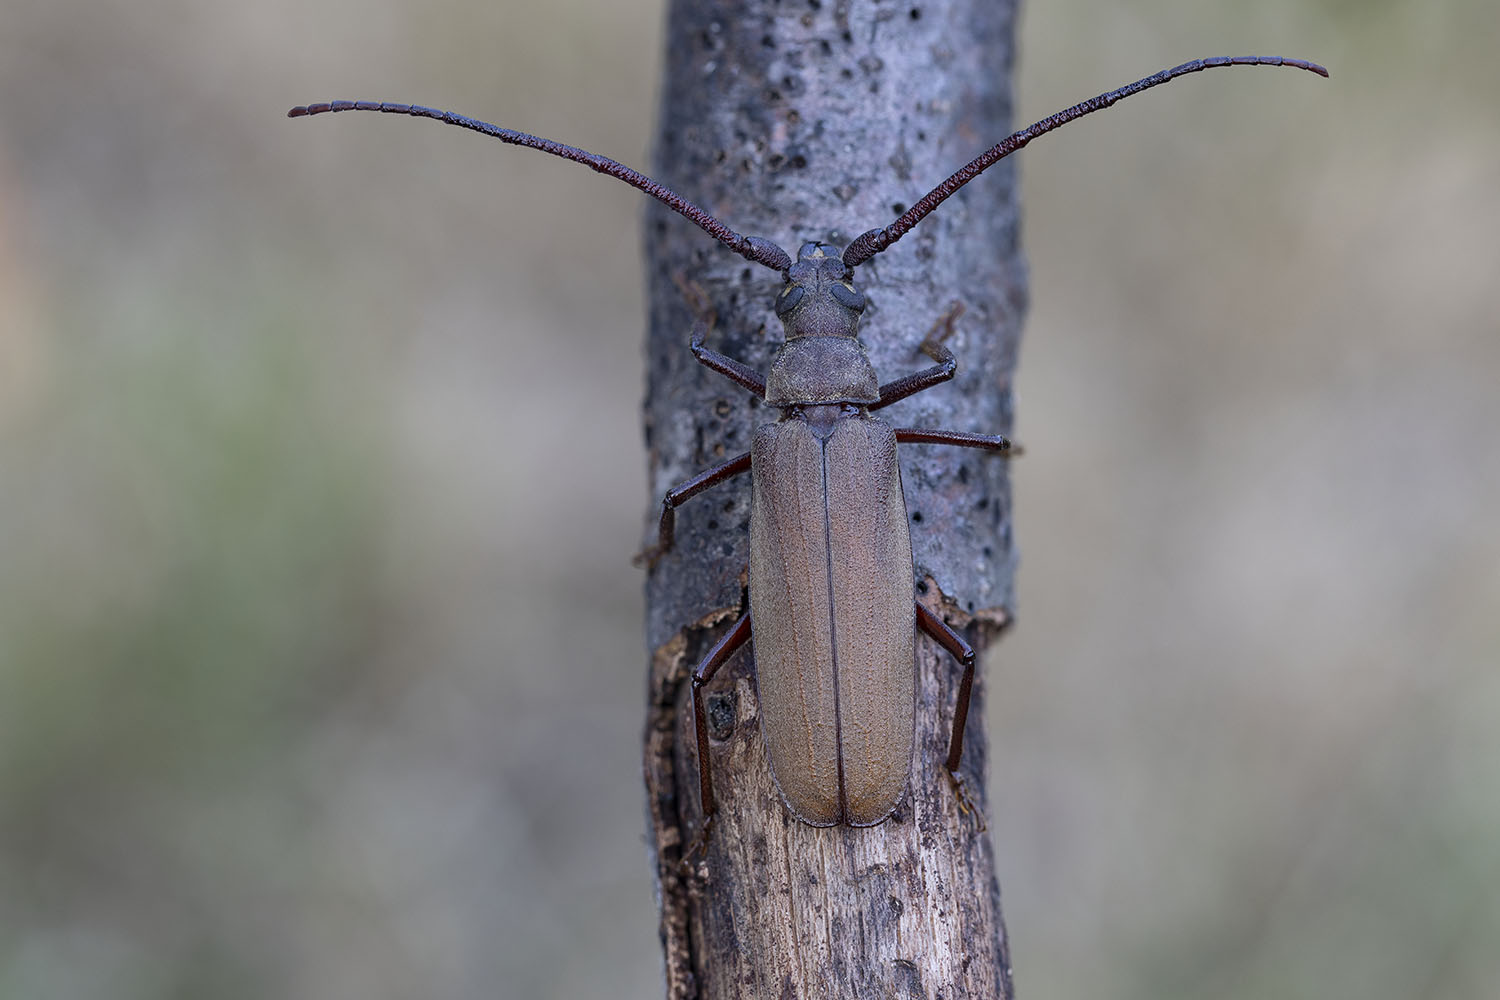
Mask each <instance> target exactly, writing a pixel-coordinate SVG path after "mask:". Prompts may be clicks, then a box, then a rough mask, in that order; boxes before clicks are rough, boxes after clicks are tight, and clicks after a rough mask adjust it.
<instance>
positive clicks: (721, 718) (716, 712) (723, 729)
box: [704, 688, 735, 742]
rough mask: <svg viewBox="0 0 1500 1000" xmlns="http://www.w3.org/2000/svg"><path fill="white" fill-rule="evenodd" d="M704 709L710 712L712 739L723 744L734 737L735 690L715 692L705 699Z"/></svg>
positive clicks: (709, 726)
mask: <svg viewBox="0 0 1500 1000" xmlns="http://www.w3.org/2000/svg"><path fill="white" fill-rule="evenodd" d="M704 707H705V708H706V709H707V710H708V711H707V713H706V714H707V715H708V736H709V738H710V739H712V740H716V741H719V742H723V741H724V740H727V739H729V737H730V736H732V735H734V715H735V713H734V688H730V689H729V690H728V691H715V692H713V693H712V694H710V695H709V696H708V697H707V698H706V699H704Z"/></svg>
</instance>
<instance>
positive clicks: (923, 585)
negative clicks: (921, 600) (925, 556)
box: [917, 580, 927, 595]
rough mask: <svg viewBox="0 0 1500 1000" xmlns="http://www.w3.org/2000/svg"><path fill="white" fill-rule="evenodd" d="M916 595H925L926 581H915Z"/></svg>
mask: <svg viewBox="0 0 1500 1000" xmlns="http://www.w3.org/2000/svg"><path fill="white" fill-rule="evenodd" d="M917 593H919V594H923V595H925V594H926V593H927V581H926V580H918V581H917Z"/></svg>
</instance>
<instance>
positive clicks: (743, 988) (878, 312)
mask: <svg viewBox="0 0 1500 1000" xmlns="http://www.w3.org/2000/svg"><path fill="white" fill-rule="evenodd" d="M1014 13H1015V10H1014V6H1013V4H1012V3H1010V2H1009V0H1005V2H1000V0H940V2H931V3H928V2H922V3H917V4H905V5H896V4H893V3H879V2H877V3H865V4H852V3H845V2H838V3H821V4H820V3H818V2H816V0H812V2H803V3H774V2H770V0H750V2H732V3H731V2H727V0H724V2H689V0H680V2H674V3H673V4H672V7H671V11H670V14H669V20H668V27H667V31H668V38H667V46H666V54H667V67H666V76H665V80H664V84H663V102H662V113H661V122H660V126H659V134H658V137H657V144H656V162H655V170H654V171H653V175H654V176H656V177H657V178H658V179H660V180H662V181H663V182H664V183H666V184H668V185H669V186H671V187H673V188H674V189H675V190H677V191H678V192H679V193H681V194H683V195H684V196H686V197H687V198H689V199H691V200H692V201H694V202H696V203H697V204H699V205H700V206H702V207H703V208H704V209H706V210H707V211H709V212H711V213H713V214H715V215H717V216H719V217H720V218H721V219H723V220H724V221H725V222H726V223H728V224H729V225H730V226H732V227H734V228H735V229H738V230H739V231H741V232H744V233H747V234H752V235H758V236H763V237H765V238H767V239H770V240H772V241H774V242H776V243H778V244H780V245H781V246H783V247H785V248H786V249H787V250H788V252H790V253H792V254H794V255H795V253H796V250H797V247H798V246H799V245H800V244H801V243H802V242H804V241H806V240H812V239H818V240H824V241H827V242H830V243H834V244H836V245H839V246H842V245H845V244H847V243H848V242H849V241H850V240H852V239H853V238H854V237H855V236H857V235H859V234H860V233H862V232H864V231H865V230H867V229H871V228H875V227H878V226H883V225H886V224H887V223H889V222H890V221H891V220H892V219H893V218H894V217H895V215H896V214H897V213H898V212H899V211H900V210H901V209H903V208H904V207H905V206H907V205H909V204H911V203H912V202H913V201H914V200H916V199H917V198H918V197H920V196H921V195H922V194H924V193H925V192H926V191H927V190H928V189H929V188H931V187H932V186H933V185H935V184H936V183H937V182H938V181H940V180H942V179H943V178H944V177H946V176H947V175H948V174H949V173H950V172H952V171H953V170H954V169H956V168H957V167H958V166H960V165H961V164H963V163H964V162H966V161H967V160H968V159H969V158H970V157H971V156H973V155H975V154H976V153H977V152H979V151H980V150H982V149H983V148H985V147H986V146H988V145H990V144H992V143H994V142H995V141H997V140H998V139H1000V138H1002V137H1003V136H1004V135H1005V134H1006V133H1007V132H1008V131H1009V129H1010V127H1011V115H1010V91H1009V75H1010V69H1011V63H1012V50H1011V41H1010V39H1011V29H1012V26H1013V20H1014ZM646 229H647V238H646V243H647V252H648V259H649V282H650V295H651V305H650V335H649V339H648V346H647V353H648V357H649V361H650V375H649V380H650V381H649V392H648V398H647V402H646V415H645V419H646V434H647V442H648V446H649V448H650V454H651V466H652V467H651V482H652V483H653V486H654V490H653V494H654V497H653V502H652V506H651V514H650V522H651V524H652V526H653V528H652V531H653V532H654V524H655V520H656V515H657V513H658V512H659V508H658V507H657V505H656V504H657V500H658V498H659V497H660V496H661V494H662V493H663V492H665V490H666V489H667V488H669V487H670V486H672V485H674V484H676V483H678V482H680V481H682V480H684V479H686V478H688V477H689V476H691V475H693V474H694V473H696V472H698V471H700V470H701V469H703V468H705V467H707V466H709V465H712V464H714V463H717V462H721V461H723V460H724V459H725V458H728V457H730V456H732V455H735V454H738V453H739V452H742V451H745V450H747V449H748V447H749V441H750V437H751V434H752V428H753V427H754V425H755V424H756V423H759V422H764V421H766V420H769V419H774V416H775V413H774V411H771V410H768V409H766V408H764V407H761V406H759V405H758V403H757V402H754V401H752V400H751V399H750V397H749V395H748V394H747V393H745V392H743V391H742V390H740V389H738V388H737V387H735V386H734V385H733V384H731V383H730V382H729V381H727V380H726V379H724V378H723V377H721V376H718V375H715V374H714V373H712V372H709V371H707V370H706V369H704V368H702V367H701V366H700V365H698V364H697V363H696V362H695V361H694V360H693V357H692V355H691V354H690V353H689V352H688V350H687V341H688V331H689V329H690V327H691V325H692V321H693V316H692V314H691V311H690V308H689V305H688V303H687V301H686V300H685V298H684V296H683V292H682V290H681V286H682V283H683V282H684V281H691V282H693V283H695V284H696V285H697V286H699V287H700V288H701V289H702V290H703V291H704V292H705V293H706V295H707V298H708V301H709V302H710V303H711V304H712V306H713V308H714V310H715V313H716V316H717V323H716V326H715V328H714V330H713V332H712V333H711V334H710V341H709V346H710V347H712V348H713V349H714V350H718V351H721V352H723V353H726V354H729V355H731V356H733V357H736V358H739V359H741V360H743V361H745V362H747V363H748V364H751V365H752V366H755V367H757V368H759V369H761V370H764V368H765V365H766V363H767V361H768V358H769V353H770V350H771V349H772V348H773V347H774V346H775V343H776V341H777V340H778V339H779V333H780V324H779V323H777V322H776V320H775V317H774V314H773V312H772V308H771V303H772V300H773V298H774V296H775V294H776V292H777V291H778V290H779V281H778V280H777V277H776V276H775V275H774V274H773V273H771V272H770V271H768V270H766V269H765V268H763V267H760V266H758V265H754V264H749V263H746V262H745V261H743V260H742V259H741V258H739V257H737V256H735V255H734V254H732V253H730V252H729V251H727V250H725V249H723V248H722V247H719V246H718V245H716V244H715V243H714V242H713V241H712V240H711V239H710V238H708V237H707V236H705V235H704V234H703V233H702V232H701V231H699V230H698V229H697V228H695V227H694V226H692V225H691V224H689V223H687V222H686V221H685V220H682V219H681V218H680V217H678V216H675V215H673V214H672V213H670V212H668V211H666V210H665V209H661V208H660V207H659V206H655V205H653V206H652V207H651V208H650V209H649V210H648V213H647V222H646ZM856 281H857V283H858V284H859V286H860V288H861V290H863V291H864V292H865V294H866V295H867V296H868V298H869V301H870V307H869V309H868V310H867V312H866V315H865V322H864V324H863V326H862V330H861V339H862V340H863V342H864V343H865V345H866V346H867V347H868V348H869V351H870V355H871V357H872V359H873V361H874V363H875V365H876V368H877V370H878V371H879V373H880V376H881V378H882V380H885V381H889V380H891V379H893V378H896V377H898V376H900V375H903V374H906V373H908V372H910V371H914V370H916V369H918V368H921V367H924V366H925V365H926V364H928V363H930V362H929V361H928V359H926V358H925V357H924V356H922V355H920V354H919V353H918V352H917V345H918V344H919V343H920V342H921V340H922V338H923V336H924V335H925V334H926V333H927V331H928V329H929V328H930V327H931V326H932V324H933V322H934V321H935V320H936V319H938V318H939V317H940V316H941V315H942V314H943V313H945V312H946V311H947V310H948V308H949V307H950V306H951V304H952V303H953V302H955V301H959V302H962V303H963V305H964V313H963V316H962V317H961V318H960V319H959V320H958V322H957V324H956V326H955V332H954V334H953V336H952V337H951V338H950V339H949V340H948V341H947V343H948V346H949V347H950V348H952V349H953V351H954V352H955V353H956V354H957V355H958V359H959V373H958V377H957V378H956V379H955V380H954V381H953V382H952V383H949V384H947V385H943V386H939V387H937V388H934V389H932V390H929V391H927V392H924V393H921V394H918V395H916V396H913V397H911V398H910V399H908V400H906V401H903V402H902V403H899V404H897V405H895V406H893V407H891V408H890V409H889V410H887V411H883V412H882V414H881V416H882V417H883V418H885V419H888V420H889V422H891V423H892V424H894V425H898V426H922V427H942V428H953V429H958V430H965V431H977V432H983V433H1008V432H1009V429H1010V417H1011V409H1012V403H1013V399H1012V394H1011V389H1010V386H1011V372H1012V369H1013V367H1014V361H1015V354H1016V344H1017V338H1018V336H1019V325H1020V319H1021V314H1022V312H1023V310H1024V306H1025V294H1026V293H1025V271H1024V264H1023V262H1022V260H1021V256H1020V249H1019V241H1018V219H1017V206H1016V202H1015V193H1014V174H1013V172H1012V170H1011V168H1010V165H1009V164H1007V163H1002V164H1000V165H999V166H997V167H995V168H993V169H992V170H990V171H989V172H988V173H986V174H985V176H984V177H983V178H981V179H980V180H978V181H976V182H975V183H973V184H971V185H970V186H969V187H968V188H966V189H964V191H962V192H961V193H960V194H959V195H957V196H955V197H954V198H953V199H951V200H950V201H949V202H948V203H946V204H945V205H943V206H942V207H941V208H940V209H939V210H938V211H937V212H936V213H935V214H934V215H932V216H931V217H929V218H928V219H926V220H924V221H923V222H922V223H921V225H919V226H918V227H917V228H916V229H915V230H914V231H913V232H912V233H911V234H910V235H909V236H907V237H906V239H905V240H903V241H901V242H900V243H898V244H897V245H895V246H894V247H892V248H891V249H889V250H887V251H886V252H885V253H883V254H881V255H880V256H878V257H876V258H875V259H874V260H873V261H871V262H870V263H868V264H865V265H863V266H862V267H860V268H859V269H858V270H857V272H856ZM902 477H903V480H904V483H905V488H906V496H907V509H908V514H909V516H910V518H911V521H912V547H913V550H914V553H915V559H916V564H917V568H916V571H917V578H918V581H919V582H918V593H919V596H920V597H921V599H922V601H923V603H925V604H927V605H928V607H930V608H931V609H933V610H934V611H936V612H937V613H939V614H940V615H941V616H942V617H944V618H945V619H946V620H947V621H948V622H949V623H950V624H952V625H953V626H954V627H955V628H958V629H960V630H961V631H966V634H967V635H968V637H969V638H970V641H971V642H973V643H974V644H975V646H976V647H977V648H980V649H981V650H982V649H983V648H984V647H985V646H987V645H989V644H990V643H991V642H992V641H993V640H994V638H995V637H996V636H997V635H998V634H999V632H1000V630H1001V629H1002V628H1003V627H1004V626H1005V625H1006V624H1007V623H1008V622H1009V620H1010V608H1011V604H1012V601H1011V577H1012V572H1013V569H1014V563H1015V552H1014V548H1013V546H1012V543H1011V534H1010V493H1009V486H1008V479H1007V476H1006V468H1005V462H1004V460H1001V459H998V458H995V457H992V456H987V455H984V454H982V453H979V452H974V451H970V450H968V449H955V448H941V447H935V446H924V445H907V446H903V449H902ZM748 503H749V491H748V483H747V482H745V481H743V480H738V481H731V482H729V483H726V484H724V485H722V486H719V487H717V488H715V489H714V490H712V491H710V492H708V493H706V494H704V495H703V496H701V497H698V498H695V499H693V500H690V501H688V503H687V504H686V505H684V506H683V507H682V508H681V509H680V510H679V512H678V519H677V532H678V535H677V537H678V544H677V548H676V550H675V551H674V552H673V553H672V554H671V555H669V556H668V557H667V558H665V559H663V560H662V561H661V562H660V563H659V564H658V566H657V567H656V568H655V570H654V571H653V572H652V574H651V576H650V579H649V582H648V585H647V600H648V611H647V632H648V640H649V643H650V648H651V649H652V650H654V651H655V652H654V654H653V656H652V662H651V667H650V679H649V706H648V720H647V725H646V734H645V738H646V748H645V770H646V782H647V788H648V811H649V814H650V821H651V825H652V830H651V844H652V846H653V849H654V860H655V863H656V867H657V880H658V887H659V890H660V900H661V910H662V914H661V934H662V942H663V948H664V952H665V960H666V972H667V995H668V997H670V998H674V1000H676V998H686V997H696V996H701V997H715V998H729V997H735V998H739V997H798V998H803V997H860V998H863V997H901V998H907V997H924V998H937V997H943V998H953V997H987V998H988V997H1004V998H1009V997H1010V996H1011V995H1012V992H1011V984H1010V964H1009V959H1008V955H1007V947H1006V939H1005V930H1004V925H1003V922H1002V919H1001V913H1000V896H999V887H998V882H997V880H996V878H995V872H994V859H993V849H992V847H991V844H990V840H989V837H988V835H987V834H986V833H985V832H984V828H983V825H982V821H981V820H980V819H979V818H978V816H976V815H974V814H966V813H965V812H964V811H963V810H962V809H961V808H960V807H959V803H958V802H957V800H956V798H955V796H954V794H953V790H952V788H951V786H950V785H949V783H948V782H947V780H946V779H945V777H944V772H943V767H942V765H943V758H944V756H945V754H946V750H947V739H948V733H949V728H950V726H951V721H952V716H953V706H954V702H955V700H956V696H957V688H958V680H959V677H960V674H961V668H960V667H959V666H958V665H957V664H956V663H955V662H954V661H953V659H952V658H951V657H949V656H948V655H947V654H946V653H944V652H942V651H941V650H940V649H938V648H937V647H936V645H935V644H934V643H932V642H930V641H929V640H927V639H925V637H924V638H922V639H920V640H919V642H918V654H917V660H918V663H917V670H918V705H917V756H916V763H915V766H914V767H913V772H912V777H911V788H910V792H909V793H908V798H907V799H906V801H905V802H904V803H903V805H902V806H901V807H900V808H898V810H897V812H896V814H895V815H894V816H892V817H891V818H890V819H889V820H887V821H886V822H884V823H882V824H880V825H878V826H875V827H870V828H866V829H852V828H847V827H834V828H829V829H815V828H813V827H809V826H806V825H805V824H802V823H800V822H798V821H796V820H795V819H793V818H792V817H791V816H790V815H789V814H788V812H787V810H786V808H785V807H784V806H783V804H782V802H781V800H780V799H779V797H778V796H777V794H776V790H775V787H774V785H773V783H772V779H771V775H770V771H769V768H768V766H767V763H766V757H765V746H764V741H763V739H762V737H761V733H760V722H759V706H758V703H757V700H756V693H755V684H754V670H753V663H752V660H753V656H752V655H751V654H753V649H751V650H749V651H746V652H742V653H741V654H740V655H738V656H737V657H736V658H735V659H734V660H733V661H731V662H730V663H729V664H728V665H727V666H726V667H725V668H724V670H723V671H721V672H720V674H719V676H718V677H717V678H716V679H715V681H714V682H713V684H712V685H710V687H709V689H708V690H709V691H710V692H711V694H710V697H709V702H708V703H709V706H710V729H711V738H712V750H711V758H712V759H711V760H710V761H709V762H708V766H710V767H712V768H713V774H714V780H715V786H716V790H717V791H718V797H719V814H718V817H717V819H716V821H715V826H714V829H713V831H712V835H711V836H710V837H709V839H708V840H707V843H706V847H705V849H704V850H703V851H702V852H700V853H699V854H698V855H697V856H695V857H694V858H693V860H692V862H691V863H690V864H688V865H686V866H684V864H683V861H682V857H683V853H684V850H685V846H686V844H687V843H689V842H691V841H692V839H693V837H695V836H696V834H697V832H698V831H699V829H700V828H701V824H702V817H701V815H700V813H699V803H698V790H697V777H696V767H697V761H696V754H695V750H694V743H693V737H692V719H691V710H690V708H689V705H688V685H687V684H686V683H685V682H686V680H687V678H688V676H689V675H690V674H691V672H692V669H693V667H694V666H695V665H696V664H697V662H698V660H699V659H700V658H701V656H702V655H703V653H704V652H705V651H706V650H707V649H708V647H709V646H710V645H711V644H712V642H713V641H714V640H715V639H716V638H717V637H718V636H719V635H721V634H723V631H724V630H725V629H726V628H727V627H728V626H729V625H730V624H731V623H732V621H733V620H734V618H735V617H736V616H737V615H738V613H739V611H740V610H741V607H742V605H743V602H744V584H745V574H744V569H745V565H746V563H747V561H748V545H749V535H748V515H749V508H748ZM984 688H985V685H984V683H983V674H982V672H981V674H980V675H979V676H978V677H977V678H976V682H975V693H974V707H973V712H972V714H971V720H972V721H971V724H970V726H969V730H968V733H969V737H968V741H967V748H966V751H965V754H964V761H963V768H962V770H963V773H964V775H965V778H966V782H967V784H968V787H969V790H970V794H971V796H972V797H973V798H974V800H975V803H976V804H977V806H978V808H979V809H980V810H981V811H984V810H985V809H986V803H985V795H984V784H985V763H984V762H985V756H986V749H987V739H986V737H985V733H984V726H983V724H982V720H983V718H984V712H983V698H984Z"/></svg>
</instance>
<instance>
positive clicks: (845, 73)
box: [839, 66, 854, 80]
mask: <svg viewBox="0 0 1500 1000" xmlns="http://www.w3.org/2000/svg"><path fill="white" fill-rule="evenodd" d="M839 78H840V79H842V80H852V79H854V70H852V69H850V68H849V67H848V66H845V67H844V68H843V69H841V70H839Z"/></svg>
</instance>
